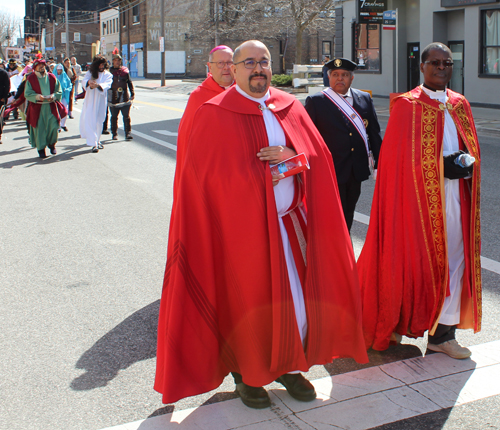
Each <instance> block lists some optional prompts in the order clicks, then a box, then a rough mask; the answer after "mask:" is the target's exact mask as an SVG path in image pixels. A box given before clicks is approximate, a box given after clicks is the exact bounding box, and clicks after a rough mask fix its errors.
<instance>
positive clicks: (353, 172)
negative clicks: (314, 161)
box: [305, 58, 382, 231]
mask: <svg viewBox="0 0 500 430" xmlns="http://www.w3.org/2000/svg"><path fill="white" fill-rule="evenodd" d="M326 66H327V67H328V78H329V83H330V88H327V89H325V90H324V91H322V92H319V93H317V94H314V95H312V96H310V97H308V98H307V99H306V104H305V107H306V110H307V112H308V113H309V116H310V117H311V119H312V121H313V122H314V124H315V125H316V127H317V129H318V130H319V132H320V133H321V135H322V136H323V139H324V140H325V143H326V145H327V146H328V149H329V150H330V152H331V154H332V157H333V163H334V165H335V173H336V175H337V182H338V187H339V193H340V200H341V203H342V209H343V210H344V217H345V221H346V224H347V228H348V230H349V231H350V230H351V226H352V221H353V219H354V209H355V208H356V203H357V202H358V199H359V196H360V194H361V182H362V181H365V180H366V179H368V178H369V176H370V167H369V161H368V153H369V151H370V150H371V151H372V152H373V157H374V161H375V163H376V161H377V159H378V154H379V151H380V145H381V143H382V137H381V136H380V125H379V123H378V120H377V114H376V113H375V108H374V107H373V102H372V99H371V97H370V95H369V94H368V93H366V92H364V91H360V90H356V89H354V88H351V83H352V81H353V79H354V69H355V68H356V63H353V62H352V61H350V60H347V59H345V58H334V59H333V60H331V61H329V62H328V63H326ZM375 166H376V164H375Z"/></svg>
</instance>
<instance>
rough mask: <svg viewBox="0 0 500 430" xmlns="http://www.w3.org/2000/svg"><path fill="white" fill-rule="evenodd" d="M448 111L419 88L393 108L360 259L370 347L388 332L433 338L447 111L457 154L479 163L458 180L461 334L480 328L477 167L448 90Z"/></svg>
mask: <svg viewBox="0 0 500 430" xmlns="http://www.w3.org/2000/svg"><path fill="white" fill-rule="evenodd" d="M448 96H449V101H448V102H447V105H448V106H447V107H445V106H444V105H443V104H442V103H440V102H438V101H436V100H432V99H431V98H430V97H428V96H427V95H426V94H425V92H423V91H422V89H421V88H420V87H417V88H415V89H414V90H412V91H411V92H408V93H406V94H403V95H402V96H400V97H398V98H396V99H395V100H393V102H392V105H391V116H390V118H389V123H388V125H387V130H386V133H385V137H384V141H383V143H382V149H381V153H380V158H379V167H378V175H377V183H376V186H375V192H374V196H373V204H372V209H371V216H370V225H369V227H368V233H367V237H366V241H365V244H364V247H363V250H362V252H361V255H360V257H359V259H358V272H359V279H360V283H361V289H362V295H363V329H364V333H365V342H366V346H367V347H372V348H373V349H376V350H384V349H386V348H387V347H388V346H389V338H390V336H391V334H392V332H397V333H399V334H402V335H409V336H413V337H420V336H423V334H424V332H425V331H426V330H430V331H431V332H434V329H435V327H436V326H437V322H438V320H439V316H440V313H441V309H442V306H443V302H444V299H445V298H446V295H447V293H448V290H449V279H448V278H449V273H448V272H449V270H448V258H447V249H446V244H447V238H446V228H445V225H446V224H445V216H446V214H445V209H444V206H445V204H444V177H443V155H442V152H443V151H442V144H443V127H444V110H445V109H448V111H449V112H450V114H451V116H452V118H453V120H454V122H455V125H456V126H457V131H458V135H459V136H458V137H459V142H460V147H461V149H465V148H466V149H467V150H468V151H469V153H470V154H471V155H472V156H474V157H475V158H476V163H475V164H474V174H473V177H472V179H470V180H464V179H460V194H461V212H462V230H463V237H464V254H465V272H464V283H463V288H462V308H461V322H460V325H459V326H458V327H459V328H473V329H474V330H475V331H479V330H480V328H481V256H480V252H481V238H480V210H479V197H480V192H479V185H480V178H481V164H480V163H481V160H480V151H479V143H478V140H477V135H476V130H475V127H474V120H473V118H472V112H471V109H470V105H469V103H468V102H467V100H466V99H465V98H464V97H463V96H462V95H460V94H458V93H455V92H453V91H450V90H448Z"/></svg>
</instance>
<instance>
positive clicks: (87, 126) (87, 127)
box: [80, 70, 113, 146]
mask: <svg viewBox="0 0 500 430" xmlns="http://www.w3.org/2000/svg"><path fill="white" fill-rule="evenodd" d="M91 79H93V78H92V73H91V72H90V70H89V71H88V72H87V73H85V76H84V78H83V80H82V87H83V88H85V99H84V100H83V107H82V115H81V116H80V135H81V136H82V138H83V139H86V140H87V145H88V146H96V145H97V144H98V143H99V140H100V139H101V133H102V123H103V122H104V119H105V118H106V110H107V108H108V90H109V89H110V88H111V84H112V83H113V75H112V74H111V73H109V72H108V71H107V70H105V71H104V72H99V76H98V78H97V79H96V82H97V83H98V84H99V85H100V87H101V88H102V91H101V90H100V89H98V88H94V89H92V88H90V87H87V82H88V81H89V80H91Z"/></svg>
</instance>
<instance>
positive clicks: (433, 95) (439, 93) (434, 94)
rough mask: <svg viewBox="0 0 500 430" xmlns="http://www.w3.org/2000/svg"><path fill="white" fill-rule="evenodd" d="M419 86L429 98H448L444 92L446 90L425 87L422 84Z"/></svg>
mask: <svg viewBox="0 0 500 430" xmlns="http://www.w3.org/2000/svg"><path fill="white" fill-rule="evenodd" d="M420 88H422V91H423V92H424V93H425V94H427V95H428V96H429V97H430V98H431V99H434V100H436V99H437V100H446V99H447V98H448V95H447V94H446V90H436V91H433V90H430V89H429V88H425V87H424V86H423V85H420Z"/></svg>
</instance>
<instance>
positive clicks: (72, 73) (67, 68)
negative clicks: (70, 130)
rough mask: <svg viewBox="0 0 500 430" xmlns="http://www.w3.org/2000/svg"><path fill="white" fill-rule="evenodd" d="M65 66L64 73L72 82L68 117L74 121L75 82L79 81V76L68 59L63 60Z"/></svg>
mask: <svg viewBox="0 0 500 430" xmlns="http://www.w3.org/2000/svg"><path fill="white" fill-rule="evenodd" d="M63 65H64V71H65V72H66V74H67V75H68V78H69V80H70V81H71V93H70V97H69V104H68V117H69V118H71V119H73V98H74V93H75V87H74V85H75V82H76V80H77V79H78V75H77V74H76V71H75V69H74V68H73V66H72V65H71V62H70V60H69V58H68V57H66V58H65V59H64V60H63Z"/></svg>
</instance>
